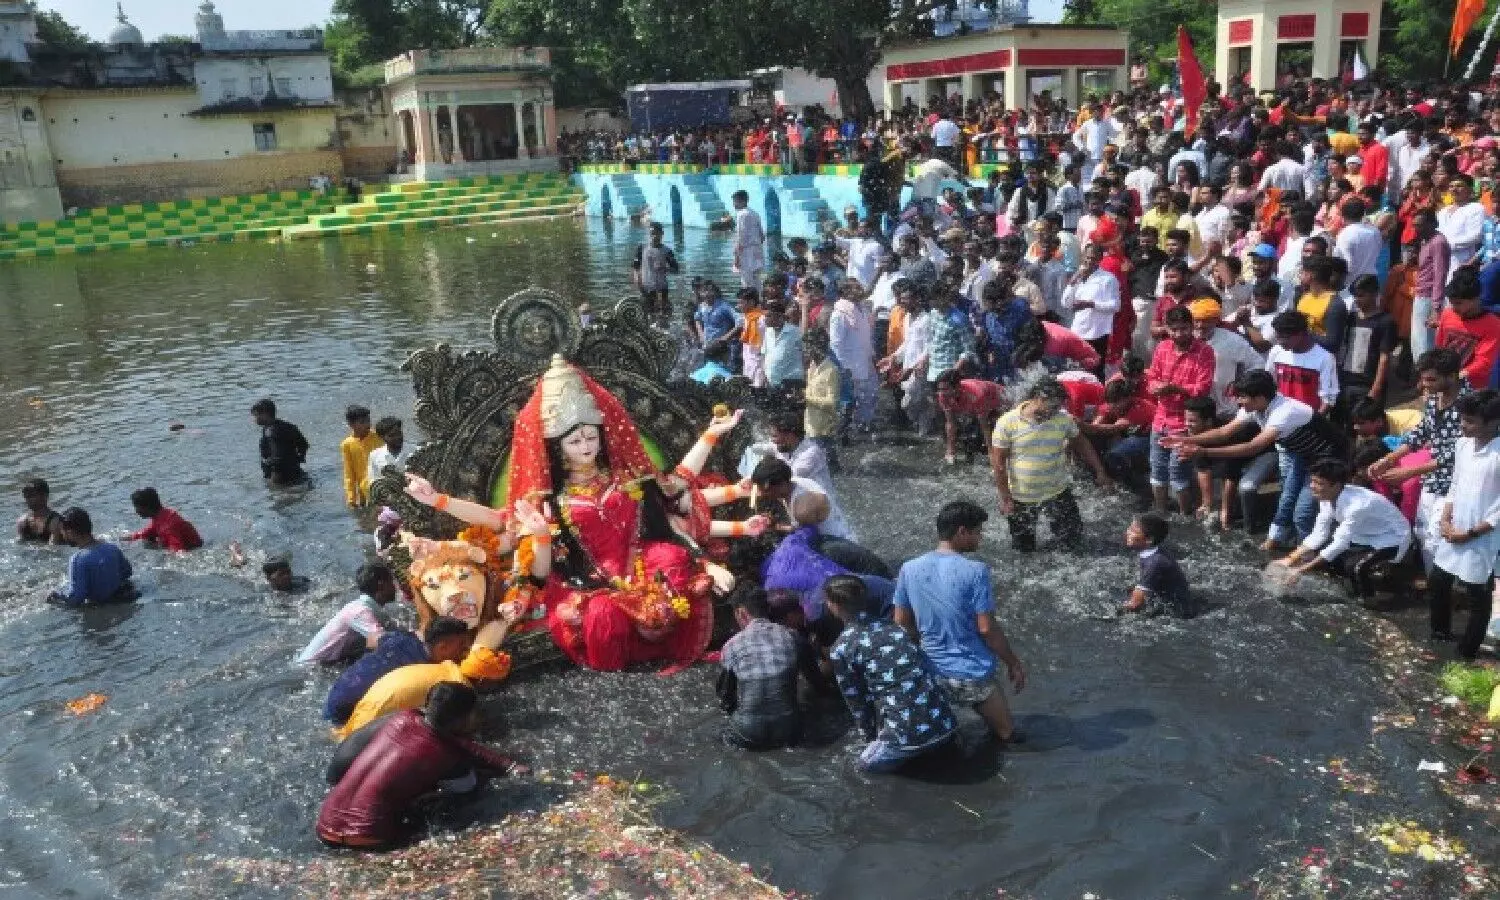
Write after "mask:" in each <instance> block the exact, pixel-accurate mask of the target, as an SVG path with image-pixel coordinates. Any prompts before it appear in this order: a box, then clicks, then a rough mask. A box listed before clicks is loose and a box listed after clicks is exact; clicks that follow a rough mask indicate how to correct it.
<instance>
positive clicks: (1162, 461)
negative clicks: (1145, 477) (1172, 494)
mask: <svg viewBox="0 0 1500 900" xmlns="http://www.w3.org/2000/svg"><path fill="white" fill-rule="evenodd" d="M1161 437H1162V434H1161V432H1160V431H1152V432H1151V486H1152V487H1154V488H1158V487H1166V486H1167V485H1169V484H1170V485H1171V486H1172V490H1173V491H1176V492H1177V493H1179V494H1180V493H1182V492H1183V491H1185V490H1187V489H1188V488H1190V487H1192V485H1193V466H1192V463H1189V462H1187V461H1186V460H1184V459H1181V458H1180V457H1178V455H1177V452H1176V451H1175V450H1168V449H1167V448H1165V447H1163V446H1162V445H1161ZM1183 511H1184V512H1189V510H1183Z"/></svg>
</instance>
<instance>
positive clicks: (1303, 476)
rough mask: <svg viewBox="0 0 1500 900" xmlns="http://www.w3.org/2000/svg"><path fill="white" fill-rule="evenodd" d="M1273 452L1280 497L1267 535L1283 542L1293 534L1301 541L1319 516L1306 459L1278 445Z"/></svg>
mask: <svg viewBox="0 0 1500 900" xmlns="http://www.w3.org/2000/svg"><path fill="white" fill-rule="evenodd" d="M1276 455H1277V462H1278V463H1279V465H1280V467H1281V496H1280V498H1278V499H1277V501H1276V517H1275V518H1274V519H1272V520H1271V533H1270V534H1269V537H1270V538H1271V539H1272V540H1274V541H1278V542H1284V541H1283V539H1284V538H1290V537H1292V536H1293V535H1294V534H1295V536H1296V538H1297V539H1298V540H1301V539H1303V538H1305V537H1307V535H1309V534H1311V533H1312V529H1313V524H1314V523H1315V522H1316V521H1317V519H1318V501H1317V498H1315V497H1313V495H1312V491H1311V490H1310V489H1309V488H1308V486H1307V460H1305V459H1303V458H1302V457H1300V456H1298V455H1297V454H1295V453H1288V452H1286V451H1285V450H1282V449H1281V448H1280V447H1278V448H1276Z"/></svg>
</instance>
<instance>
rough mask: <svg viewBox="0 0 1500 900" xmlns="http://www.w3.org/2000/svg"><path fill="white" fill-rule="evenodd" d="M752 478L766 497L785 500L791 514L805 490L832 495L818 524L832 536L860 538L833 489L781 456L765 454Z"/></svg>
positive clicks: (763, 496)
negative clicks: (794, 468) (794, 471)
mask: <svg viewBox="0 0 1500 900" xmlns="http://www.w3.org/2000/svg"><path fill="white" fill-rule="evenodd" d="M750 480H751V481H752V482H753V483H754V485H755V487H756V488H758V489H759V491H760V498H761V499H762V500H770V501H773V502H774V501H781V502H783V503H785V504H786V509H787V513H788V516H789V517H790V514H791V506H792V504H793V503H794V502H795V501H796V499H797V498H798V497H800V496H802V495H803V494H821V495H823V496H824V497H826V498H828V518H827V519H826V520H824V521H823V522H822V523H821V524H819V525H818V531H819V532H820V533H821V534H824V535H826V536H828V537H836V538H843V539H844V540H847V541H858V540H859V538H857V537H855V535H854V529H853V528H851V527H850V526H849V520H848V519H847V518H845V517H844V511H843V509H842V508H840V507H839V502H838V498H837V497H835V496H834V495H833V494H832V493H831V492H829V491H825V490H824V489H823V486H822V485H820V484H818V483H817V482H816V481H813V480H812V479H811V478H804V477H802V476H799V475H793V474H792V467H791V466H790V465H788V464H787V463H786V462H784V461H782V460H781V459H780V458H779V456H765V457H762V458H761V460H760V462H758V463H756V464H755V468H754V470H753V471H751V473H750ZM794 524H795V522H794Z"/></svg>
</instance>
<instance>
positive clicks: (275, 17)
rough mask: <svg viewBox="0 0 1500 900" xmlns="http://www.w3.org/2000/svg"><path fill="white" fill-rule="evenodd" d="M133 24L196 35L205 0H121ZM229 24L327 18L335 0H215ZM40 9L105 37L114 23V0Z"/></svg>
mask: <svg viewBox="0 0 1500 900" xmlns="http://www.w3.org/2000/svg"><path fill="white" fill-rule="evenodd" d="M122 2H123V4H124V6H125V15H126V17H127V18H129V19H130V24H132V25H134V26H135V27H136V28H139V29H140V30H141V35H142V36H143V37H145V39H146V40H148V41H154V40H156V39H157V38H159V37H161V36H162V35H164V34H181V35H192V34H194V33H195V32H196V31H197V28H196V26H195V25H194V24H193V16H195V15H197V13H198V6H199V4H201V3H202V0H122ZM214 6H215V7H217V8H218V10H219V15H221V16H223V17H224V27H225V28H229V29H240V28H250V29H257V30H259V29H291V28H306V27H307V26H309V25H322V24H323V23H324V22H326V21H328V11H329V9H330V8H331V7H332V6H333V0H214ZM37 8H38V9H53V10H56V11H58V12H60V13H62V16H63V18H64V19H67V20H68V21H69V22H72V23H73V24H74V25H76V26H77V27H79V28H81V29H83V30H84V32H85V33H87V34H88V36H89V37H91V38H93V39H94V40H97V41H102V40H104V39H105V38H106V37H108V36H109V32H110V29H112V28H114V27H115V0H38V2H37Z"/></svg>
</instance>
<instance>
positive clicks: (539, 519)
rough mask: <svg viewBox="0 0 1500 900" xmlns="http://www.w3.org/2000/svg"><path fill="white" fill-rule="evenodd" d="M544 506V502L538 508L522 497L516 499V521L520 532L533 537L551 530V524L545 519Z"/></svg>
mask: <svg viewBox="0 0 1500 900" xmlns="http://www.w3.org/2000/svg"><path fill="white" fill-rule="evenodd" d="M546 508H547V507H546V505H545V504H544V505H543V506H542V507H541V509H538V508H537V507H535V506H532V505H531V502H530V501H528V500H526V499H524V498H523V499H520V500H517V501H516V522H518V523H519V524H520V526H521V534H523V535H531V536H533V537H534V536H536V535H539V534H546V533H548V532H549V531H551V530H552V525H551V523H550V522H548V521H547V516H546V514H545V512H544V510H545V509H546Z"/></svg>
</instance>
